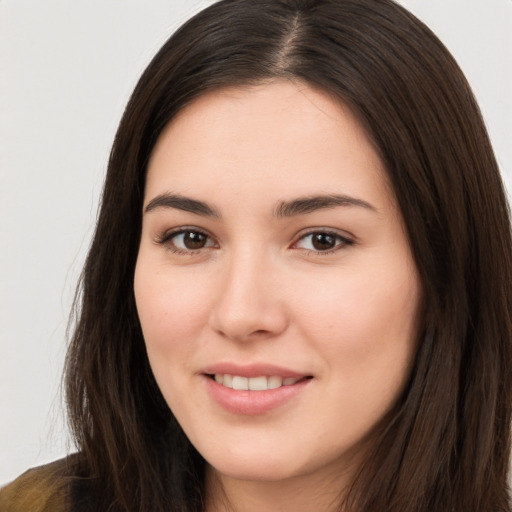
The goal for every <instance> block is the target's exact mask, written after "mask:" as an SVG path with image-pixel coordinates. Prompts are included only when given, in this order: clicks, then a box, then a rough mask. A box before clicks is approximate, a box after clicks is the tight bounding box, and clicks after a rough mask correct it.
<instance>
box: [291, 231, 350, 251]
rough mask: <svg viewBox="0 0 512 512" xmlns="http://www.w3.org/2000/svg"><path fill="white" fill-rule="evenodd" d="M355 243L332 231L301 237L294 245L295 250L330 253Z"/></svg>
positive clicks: (315, 232)
mask: <svg viewBox="0 0 512 512" xmlns="http://www.w3.org/2000/svg"><path fill="white" fill-rule="evenodd" d="M353 243H354V241H353V240H350V239H349V238H347V237H344V236H342V235H340V234H339V233H333V232H330V231H314V232H311V233H307V234H305V235H303V236H301V237H300V239H299V241H298V242H297V243H296V244H294V247H295V248H298V249H306V250H307V251H313V252H323V253H330V252H334V251H337V250H338V249H341V248H343V247H346V246H347V245H353Z"/></svg>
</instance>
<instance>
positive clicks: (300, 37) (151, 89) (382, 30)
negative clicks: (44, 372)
mask: <svg viewBox="0 0 512 512" xmlns="http://www.w3.org/2000/svg"><path fill="white" fill-rule="evenodd" d="M275 79H284V80H293V81H302V82H305V83H308V84H309V85H311V86H313V87H315V88H317V89H319V90H321V91H324V92H326V93H327V94H330V95H331V96H334V97H336V98H337V99H339V101H340V102H343V103H344V104H346V105H348V106H349V107H350V108H351V109H352V111H353V112H354V113H355V114H356V115H357V116H358V118H359V120H360V122H361V123H362V124H363V126H364V127H365V128H366V130H367V133H368V135H369V136H370V137H371V139H372V140H373V142H374V144H375V146H376V148H377V149H378V151H379V153H380V156H381V158H382V160H383V162H384V164H385V167H386V169H387V172H388V174H389V179H390V181H391V183H392V186H393V188H394V192H395V194H396V197H397V200H398V203H399V206H400V209H401V212H402V215H403V218H404V221H405V225H406V229H407V234H408V238H409V242H410V245H411V248H412V252H413V255H414V258H415V262H416V265H417V268H418V272H419V274H420V276H421V280H422V287H423V297H424V326H423V332H422V339H421V340H420V342H419V348H418V351H417V355H416V358H415V362H414V368H413V371H412V375H411V378H410V382H409V383H408V385H407V387H406V389H405V391H404V393H403V396H401V397H400V399H399V400H398V402H397V404H396V406H395V408H394V409H393V410H392V411H391V412H390V413H389V414H388V415H387V416H386V418H384V419H383V420H382V422H381V425H379V429H378V430H377V431H376V433H375V442H374V443H373V445H372V446H373V447H372V450H371V453H370V454H369V456H368V458H367V460H366V461H365V463H364V464H363V465H362V467H361V468H360V470H359V472H358V473H357V475H356V477H355V479H354V481H353V483H352V486H351V488H350V492H349V493H348V494H347V495H346V496H344V503H343V504H340V509H341V508H343V506H346V507H347V510H351V511H354V512H355V511H357V512H370V511H379V512H392V511H393V512H399V511H400V512H411V511H414V512H427V511H428V512H441V511H442V512H458V511H460V512H462V511H464V512H472V511H474V512H484V511H486V512H491V511H492V512H497V511H509V510H510V503H509V497H508V490H507V470H508V460H509V449H510V441H509V439H510V419H511V389H512V381H511V378H512V374H511V368H512V353H511V350H512V349H511V339H512V323H511V312H512V291H511V283H512V261H511V258H512V242H511V236H510V220H509V214H508V207H507V203H506V199H505V194H504V190H503V185H502V182H501V179H500V175H499V171H498V168H497V164H496V161H495V158H494V155H493V152H492V149H491V146H490V143H489V139H488V136H487V133H486V130H485V127H484V123H483V121H482V119H481V115H480V112H479V109H478V107H477V105H476V103H475V100H474V98H473V95H472V93H471V91H470V88H469V86H468V84H467V82H466V80H465V78H464V76H463V75H462V72H461V71H460V69H459V67H458V66H457V64H456V63H455V61H454V59H453V58H452V57H451V55H450V54H449V52H448V51H447V50H446V49H445V48H444V46H443V45H442V44H441V42H440V41H439V40H438V39H437V38H436V37H435V36H434V35H433V34H432V33H431V32H430V30H429V29H428V28H427V27H426V26H425V25H423V24H422V23H421V22H419V21H418V20H417V19H416V18H414V17H413V16H412V15H411V14H409V13H408V12H407V11H406V10H404V9H403V8H401V7H400V6H398V5H397V4H395V3H394V2H392V1H391V0H224V1H220V2H218V3H215V4H214V5H212V6H211V7H209V8H207V9H205V10H204V11H202V12H201V13H199V14H198V15H196V16H195V17H194V18H192V19H191V20H190V21H188V22H187V23H186V24H185V25H184V26H183V27H182V28H180V29H179V30H178V31H177V32H176V33H175V34H174V35H173V36H172V37H171V38H170V39H169V40H168V41H167V43H165V45H164V46H163V48H162V49H161V50H160V51H159V53H158V54H157V55H156V56H155V58H154V59H153V61H152V62H151V63H150V65H149V66H148V68H147V69H146V71H145V72H144V74H143V76H142V77H141V79H140V81H139V83H138V85H137V87H136V89H135V91H134V93H133V95H132V97H131V99H130V101H129V103H128V106H127V108H126V111H125V113H124V116H123V118H122V120H121V123H120V126H119V130H118V132H117V135H116V139H115V142H114V146H113V149H112V153H111V157H110V161H109V167H108V173H107V178H106V183H105V187H104V190H103V196H102V203H101V209H100V212H99V218H98V222H97V227H96V233H95V236H94V239H93V242H92V245H91V248H90V252H89V255H88V258H87V262H86V266H85V269H84V272H83V277H82V282H81V289H80V293H79V300H78V301H77V310H78V313H77V318H76V325H75V331H74V336H73V338H72V342H71V346H70V349H69V354H68V359H67V377H66V378H67V381H66V386H67V387H66V389H67V400H68V404H69V417H70V421H71V425H72V428H73V432H74V434H75V436H76V441H77V443H78V447H79V449H80V456H79V461H80V463H79V467H78V471H79V474H80V475H82V476H85V477H87V480H86V481H87V482H88V484H87V485H89V486H90V495H91V496H94V499H95V500H96V502H95V503H96V506H97V508H98V509H105V510H107V509H108V510H125V511H149V510H151V511H154V512H158V511H163V510H164V509H165V510H173V511H199V510H201V509H202V507H203V492H204V486H203V471H204V461H203V459H202V458H201V456H200V455H199V454H198V453H197V452H196V451H195V449H194V448H193V447H192V446H191V444H190V443H189V441H188V440H187V438H186V436H185V435H184V433H183V432H182V430H181V428H180V427H179V425H178V424H177V422H176V420H175V419H174V417H173V416H172V413H171V411H170V410H169V408H168V407H167V405H166V403H165V402H164V400H163V398H162V396H161V394H160V391H159V390H158V387H157V385H156V383H155V380H154V378H153V375H152V372H151V369H150V366H149V363H148V359H147V356H146V352H145V346H144V340H143V337H142V333H141V328H140V325H139V321H138V317H137V311H136V307H135V301H134V293H133V275H134V268H135V263H136V258H137V251H138V245H139V237H140V231H141V215H142V202H143V194H144V183H145V172H146V165H147V162H148V158H149V156H150V154H151V151H152V148H153V147H154V144H155V142H156V140H157V139H158V137H159V135H160V133H161V132H162V130H163V128H164V127H165V126H166V125H167V123H168V122H169V121H170V120H171V119H172V118H173V116H175V115H176V113H177V112H178V111H180V109H182V108H183V107H184V106H185V105H187V104H189V103H190V102H192V101H193V100H194V99H195V98H197V97H198V96H200V95H202V94H204V93H205V92H207V91H211V90H213V89H216V88H222V87H227V86H244V85H250V84H255V83H262V82H265V81H269V80H275ZM109 507H111V508H109Z"/></svg>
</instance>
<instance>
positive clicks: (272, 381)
mask: <svg viewBox="0 0 512 512" xmlns="http://www.w3.org/2000/svg"><path fill="white" fill-rule="evenodd" d="M214 378H215V382H218V383H219V384H222V385H223V386H226V387H227V388H232V389H235V390H236V391H247V390H251V391H266V390H267V389H277V388H280V387H281V386H292V385H293V384H295V383H296V382H298V381H299V380H300V379H298V378H295V377H286V378H284V379H283V377H280V376H278V375H271V376H270V377H263V376H262V377H250V378H248V377H241V376H239V375H229V374H227V373H226V374H219V373H217V374H215V376H214Z"/></svg>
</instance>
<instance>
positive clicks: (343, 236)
mask: <svg viewBox="0 0 512 512" xmlns="http://www.w3.org/2000/svg"><path fill="white" fill-rule="evenodd" d="M315 234H324V235H329V236H332V237H334V238H336V239H338V240H341V243H338V244H336V245H335V246H334V247H333V248H332V249H327V250H325V251H322V250H315V249H305V248H301V247H297V245H298V244H299V243H300V242H301V241H302V240H304V239H305V238H307V237H308V236H311V235H315ZM355 243H356V240H355V237H354V236H352V235H350V234H348V233H346V232H340V231H339V230H336V229H333V228H322V227H320V228H309V229H308V230H306V231H302V232H300V233H298V235H297V236H296V237H295V241H294V242H293V244H292V246H291V248H292V249H297V250H304V251H307V252H308V253H310V254H314V255H315V256H322V255H328V254H333V253H335V252H337V251H339V250H341V249H343V248H346V247H350V246H353V245H354V244H355Z"/></svg>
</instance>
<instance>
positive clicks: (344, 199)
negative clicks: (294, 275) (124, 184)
mask: <svg viewBox="0 0 512 512" xmlns="http://www.w3.org/2000/svg"><path fill="white" fill-rule="evenodd" d="M338 206H356V207H360V208H364V209H367V210H370V211H373V212H377V209H376V208H375V207H374V206H373V205H371V204H370V203H368V202H367V201H364V200H363V199H358V198H355V197H351V196H347V195H339V194H328V195H318V196H307V197H299V198H297V199H292V200H290V201H280V202H279V203H278V204H277V206H276V207H275V208H274V216H275V217H279V218H283V217H293V216H296V215H306V214H308V213H312V212H314V211H317V210H324V209H329V208H336V207H338ZM158 208H175V209H177V210H183V211H185V212H191V213H195V214H196V215H201V216H203V217H215V218H220V217H221V215H220V213H219V212H218V211H217V210H216V209H215V208H214V207H213V206H210V205H209V204H208V203H206V202H204V201H198V200H197V199H191V198H189V197H185V196H182V195H181V194H171V193H168V192H166V193H164V194H159V195H158V196H156V197H154V198H153V199H152V200H151V201H150V202H149V203H148V205H147V206H146V208H145V209H144V211H145V212H146V213H147V212H150V211H153V210H156V209H158Z"/></svg>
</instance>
